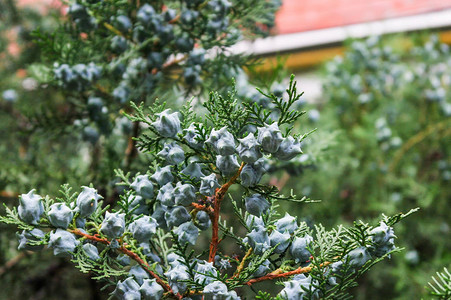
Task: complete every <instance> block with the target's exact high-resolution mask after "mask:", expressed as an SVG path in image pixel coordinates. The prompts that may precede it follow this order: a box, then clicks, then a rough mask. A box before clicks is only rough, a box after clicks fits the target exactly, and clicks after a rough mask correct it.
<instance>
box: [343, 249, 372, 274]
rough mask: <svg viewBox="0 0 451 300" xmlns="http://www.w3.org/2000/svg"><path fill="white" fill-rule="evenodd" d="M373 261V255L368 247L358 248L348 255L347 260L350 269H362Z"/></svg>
mask: <svg viewBox="0 0 451 300" xmlns="http://www.w3.org/2000/svg"><path fill="white" fill-rule="evenodd" d="M370 259H371V254H370V252H369V251H368V249H367V248H366V247H358V248H356V249H354V250H352V251H351V252H349V253H348V254H347V255H346V260H347V262H348V264H349V266H350V267H352V268H355V269H358V268H361V267H362V266H363V265H364V264H365V263H366V262H367V261H369V260H370Z"/></svg>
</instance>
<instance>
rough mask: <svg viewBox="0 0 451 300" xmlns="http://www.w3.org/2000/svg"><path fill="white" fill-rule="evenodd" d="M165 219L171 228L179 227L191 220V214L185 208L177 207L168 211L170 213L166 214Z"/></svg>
mask: <svg viewBox="0 0 451 300" xmlns="http://www.w3.org/2000/svg"><path fill="white" fill-rule="evenodd" d="M164 218H165V219H166V224H167V225H168V226H169V227H173V226H179V225H180V224H182V223H185V222H187V221H189V220H191V216H190V214H189V213H188V211H187V210H186V208H185V207H183V206H175V207H173V208H170V209H168V211H167V212H166V213H165V214H164Z"/></svg>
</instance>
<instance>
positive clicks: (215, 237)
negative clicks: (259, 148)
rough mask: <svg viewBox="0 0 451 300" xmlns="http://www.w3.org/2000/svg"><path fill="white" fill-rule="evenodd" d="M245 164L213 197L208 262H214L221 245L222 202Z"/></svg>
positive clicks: (242, 165)
mask: <svg viewBox="0 0 451 300" xmlns="http://www.w3.org/2000/svg"><path fill="white" fill-rule="evenodd" d="M243 167H244V162H243V163H242V164H241V166H240V168H239V169H238V171H237V172H236V174H235V175H233V177H232V178H230V180H229V181H227V182H226V183H225V184H223V185H222V186H221V187H220V188H219V189H217V190H216V192H215V195H214V196H213V201H214V206H213V216H212V217H211V223H212V224H211V230H212V235H211V242H210V254H209V255H208V262H214V261H215V256H216V252H217V251H218V244H219V213H220V210H221V201H222V200H223V199H224V196H225V194H226V193H227V190H228V189H229V187H230V186H231V185H232V184H233V183H234V182H235V180H236V179H237V178H238V176H240V174H241V171H242V170H243Z"/></svg>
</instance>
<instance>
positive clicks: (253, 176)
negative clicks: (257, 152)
mask: <svg viewBox="0 0 451 300" xmlns="http://www.w3.org/2000/svg"><path fill="white" fill-rule="evenodd" d="M265 172H266V163H265V161H264V160H263V159H259V160H257V161H256V162H255V163H253V164H247V165H245V166H244V167H243V170H242V171H241V173H240V179H241V184H242V185H243V186H245V187H252V186H255V185H257V184H258V183H259V182H260V180H261V178H262V176H263V174H264V173H265Z"/></svg>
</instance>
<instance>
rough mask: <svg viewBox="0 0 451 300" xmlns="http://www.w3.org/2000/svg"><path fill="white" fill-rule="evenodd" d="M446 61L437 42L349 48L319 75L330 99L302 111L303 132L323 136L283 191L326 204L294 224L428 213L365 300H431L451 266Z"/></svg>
mask: <svg viewBox="0 0 451 300" xmlns="http://www.w3.org/2000/svg"><path fill="white" fill-rule="evenodd" d="M449 54H450V50H449V47H448V45H446V44H442V43H440V42H439V40H438V39H437V37H436V36H435V35H433V34H432V35H431V34H427V35H426V34H421V35H409V36H399V35H397V36H387V37H382V38H376V37H373V38H369V39H367V40H364V41H349V42H348V43H347V46H346V51H345V54H344V55H343V56H341V57H336V58H335V59H334V60H332V61H330V62H328V63H327V64H326V65H325V66H324V68H323V69H322V71H321V72H322V76H323V98H322V99H321V100H320V101H319V102H318V103H311V104H308V105H307V106H306V107H304V109H306V110H308V111H309V115H308V116H309V122H304V124H300V126H301V127H304V128H305V127H307V128H318V130H317V131H316V132H315V133H314V134H312V135H311V136H310V137H309V138H308V140H307V141H306V143H305V144H304V154H303V155H302V156H301V157H299V159H298V164H293V165H291V166H287V167H288V168H287V169H286V171H285V172H286V174H285V179H287V178H289V180H288V181H287V182H286V185H287V186H290V187H292V188H293V189H294V190H295V191H296V192H297V193H298V194H305V195H307V196H309V197H310V198H311V199H318V200H321V202H320V203H317V204H311V205H310V206H309V207H308V209H305V208H302V209H298V210H297V215H300V216H302V217H304V218H306V219H307V220H308V221H310V222H311V223H316V222H318V221H321V222H323V223H324V224H328V225H329V226H332V225H334V224H336V223H340V222H344V223H347V222H348V223H349V222H352V220H355V219H364V220H371V219H372V218H375V217H376V216H377V215H378V214H379V213H381V212H383V213H385V214H392V213H395V212H398V211H402V210H405V209H408V208H412V207H420V208H421V210H420V212H419V213H418V214H417V215H416V216H415V217H414V218H411V219H409V220H406V222H405V223H404V224H402V225H401V226H400V228H399V231H397V236H398V240H397V243H398V245H402V246H403V247H405V248H406V249H405V252H404V253H403V254H401V255H397V256H394V257H393V258H392V261H390V262H384V263H383V264H381V265H379V266H376V267H375V268H374V269H373V270H372V272H370V273H369V274H368V275H367V276H366V277H365V278H363V279H362V281H361V283H360V286H359V287H358V288H357V289H356V291H355V296H356V297H357V298H358V299H382V298H383V299H418V298H419V295H423V297H427V296H426V294H425V290H424V285H425V282H427V281H428V280H429V278H430V277H431V276H432V275H433V274H434V273H435V272H436V271H437V270H439V269H440V268H441V267H442V266H446V265H449V263H450V259H451V253H450V249H451V239H449V236H450V224H449V220H450V219H449V211H450V209H451V204H450V201H449V200H450V199H451V198H450V197H451V189H450V179H451V177H450V175H451V172H450V171H451V164H450V163H451V162H450V159H449V154H450V150H451V144H450V135H451V126H450V125H451V122H450V121H451V120H450V115H451V102H450V96H451V88H450V80H451V60H450V55H449ZM301 84H302V82H301ZM325 141H328V142H325ZM321 144H323V145H324V147H322V148H321V147H319V146H321ZM281 178H284V177H281ZM285 181H286V180H284V182H282V184H285ZM287 208H288V209H290V210H292V211H294V210H296V207H287Z"/></svg>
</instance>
